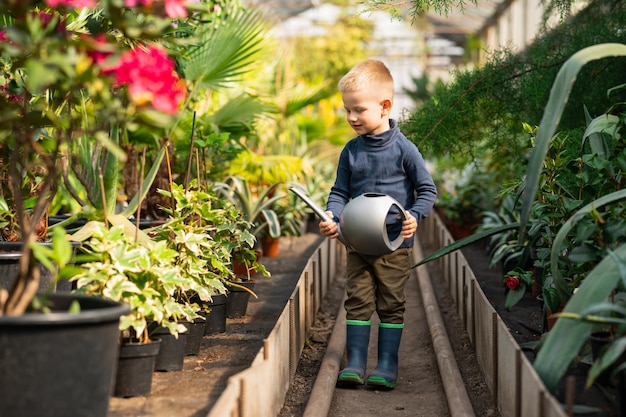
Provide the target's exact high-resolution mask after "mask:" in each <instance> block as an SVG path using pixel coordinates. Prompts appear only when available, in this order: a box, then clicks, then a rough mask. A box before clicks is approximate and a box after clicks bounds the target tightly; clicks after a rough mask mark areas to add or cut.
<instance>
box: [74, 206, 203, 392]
mask: <svg viewBox="0 0 626 417" xmlns="http://www.w3.org/2000/svg"><path fill="white" fill-rule="evenodd" d="M114 219H115V220H114V221H119V222H120V225H117V226H107V225H105V224H104V223H102V222H97V221H92V222H89V223H87V224H86V225H85V226H83V228H81V229H80V230H79V231H78V232H76V233H75V234H74V235H73V238H74V239H77V240H79V241H81V242H82V251H83V252H84V255H83V256H82V258H83V260H84V261H85V262H84V263H82V266H83V268H84V271H83V272H81V273H79V274H77V275H75V276H74V277H73V280H75V281H76V287H77V289H76V292H77V293H83V294H89V295H99V296H103V297H106V298H109V299H112V300H116V301H121V302H124V303H126V304H128V305H129V306H131V311H130V313H129V314H127V315H125V316H123V317H122V318H121V320H120V323H119V331H118V332H119V333H118V334H119V339H120V341H121V345H122V346H121V348H122V349H124V348H126V347H130V348H134V347H133V345H142V344H150V343H154V339H156V338H163V336H156V335H155V331H157V330H158V329H166V333H167V334H171V335H173V336H178V334H179V333H184V332H186V330H187V329H186V327H185V326H184V324H183V323H182V322H183V321H193V320H194V319H196V318H197V317H198V314H197V310H198V306H197V305H195V304H193V303H191V302H189V301H188V300H187V299H186V298H185V297H182V296H181V294H182V293H185V292H188V291H196V290H198V289H199V285H198V283H197V280H195V279H194V277H193V276H191V275H190V273H189V272H188V271H184V272H183V270H182V267H181V265H180V263H179V262H178V260H179V253H178V252H177V251H176V250H175V249H173V248H172V247H171V245H169V244H168V242H167V241H165V240H160V241H159V240H156V239H153V238H151V237H150V236H148V235H147V234H145V233H144V232H143V231H141V230H138V229H137V228H136V227H135V226H133V225H132V224H131V223H130V222H129V221H128V220H127V219H125V218H124V217H123V216H120V215H117V217H114ZM157 343H158V342H157ZM152 346H154V345H152ZM135 347H136V346H135ZM160 352H162V350H161V349H159V350H158V351H157V352H156V355H155V356H154V357H153V360H155V361H156V360H157V359H158V354H160ZM182 356H184V355H181V362H182ZM153 364H154V362H153ZM157 367H158V366H157ZM178 367H180V365H178V364H174V365H171V368H169V365H168V366H167V368H168V369H167V370H177V369H178ZM153 369H154V366H153V367H152V368H150V372H149V375H147V378H148V379H149V380H150V381H151V377H152V375H151V374H152V371H153ZM181 369H182V368H181ZM139 385H140V386H143V387H148V388H149V387H150V384H149V383H140V384H139ZM137 391H138V390H137V389H135V388H134V389H133V390H132V392H133V394H132V395H145V394H146V393H145V392H143V393H137ZM116 394H117V395H121V396H128V395H129V394H125V391H123V390H122V389H121V388H120V387H118V388H116Z"/></svg>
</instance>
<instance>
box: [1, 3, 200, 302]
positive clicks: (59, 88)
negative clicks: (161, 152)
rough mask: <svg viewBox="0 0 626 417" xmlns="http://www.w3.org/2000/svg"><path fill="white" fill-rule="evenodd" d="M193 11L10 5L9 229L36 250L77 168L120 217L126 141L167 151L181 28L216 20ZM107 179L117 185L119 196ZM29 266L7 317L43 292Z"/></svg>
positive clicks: (6, 97) (160, 6) (180, 101)
mask: <svg viewBox="0 0 626 417" xmlns="http://www.w3.org/2000/svg"><path fill="white" fill-rule="evenodd" d="M192 6H193V7H194V8H195V9H193V10H192V9H188V8H187V6H186V5H185V1H184V0H164V1H161V0H103V1H96V0H45V1H36V0H25V1H20V2H18V1H13V0H12V1H7V2H1V3H0V16H1V18H2V19H1V20H0V120H1V121H2V122H1V123H0V179H1V180H2V181H1V182H0V203H1V204H0V217H1V218H0V225H1V226H2V229H3V230H1V231H0V232H5V231H6V232H7V234H8V233H12V236H14V238H15V239H20V240H23V241H25V242H33V241H35V240H37V239H38V238H41V235H45V230H44V231H43V233H40V234H39V236H36V232H37V231H38V229H39V227H38V224H39V223H40V222H41V219H43V218H45V216H46V214H47V208H48V205H49V204H50V201H51V199H52V198H53V196H54V195H55V193H56V190H57V187H58V183H59V181H60V179H61V174H64V175H63V178H66V179H67V173H68V171H69V170H70V169H71V168H73V169H74V171H73V172H81V173H82V174H83V176H85V177H87V176H86V175H84V174H85V172H87V171H90V172H89V174H90V177H89V178H91V182H89V183H88V185H86V186H85V187H86V188H90V190H88V191H89V192H92V193H93V194H94V195H96V196H98V198H101V201H102V206H104V208H102V209H101V210H103V211H104V209H106V208H107V207H106V205H105V202H106V203H108V206H109V207H108V209H112V206H114V203H115V191H116V190H115V186H116V185H117V180H116V179H117V171H118V170H119V166H118V162H121V161H124V158H125V153H124V152H123V151H122V150H121V147H120V142H121V140H128V138H129V137H131V136H132V135H133V134H137V133H138V132H140V133H141V135H142V137H143V138H144V139H143V140H144V143H145V142H146V139H145V138H150V137H152V138H153V139H154V140H153V141H152V144H154V145H158V144H159V142H160V141H161V139H162V138H168V137H169V136H170V134H171V131H172V129H173V127H174V126H175V123H176V120H177V117H178V113H179V112H180V111H181V110H183V109H185V106H186V103H185V101H186V98H187V97H188V94H187V82H186V80H184V79H183V78H182V77H181V76H180V75H179V74H178V73H177V71H176V69H177V64H176V62H177V61H176V58H177V57H176V56H175V53H176V51H177V50H178V49H177V48H176V45H177V44H178V43H180V39H179V38H178V37H177V30H183V29H182V28H187V29H188V28H189V25H190V24H186V23H185V21H184V20H183V19H184V18H187V17H188V16H190V15H191V14H192V13H203V12H208V11H209V8H208V7H206V5H205V6H204V10H203V9H202V4H201V3H200V2H197V1H196V2H194V4H193V5H192ZM179 49H180V48H179ZM148 142H149V140H148ZM102 150H103V151H102ZM78 152H82V154H83V155H84V154H87V155H88V156H89V158H87V160H89V159H91V160H92V161H89V162H92V166H85V164H83V161H84V159H78V157H77V153H78ZM111 155H114V156H115V158H114V159H112V158H111ZM78 161H80V162H78ZM108 175H110V177H109V176H108ZM98 177H101V178H102V177H104V178H106V179H107V180H108V179H109V178H111V181H109V184H112V185H113V186H112V187H111V186H109V188H110V189H111V190H112V191H111V193H110V194H109V195H106V196H105V195H104V194H105V193H104V183H103V182H102V180H100V181H99V180H98ZM81 181H82V179H81ZM101 188H102V191H101ZM15 230H19V232H18V233H16V232H15ZM3 234H4V233H0V235H3ZM0 238H1V236H0ZM24 247H25V249H24V251H23V257H24V258H26V259H29V257H30V249H29V245H24ZM25 263H28V264H29V265H30V266H29V267H28V268H20V275H19V277H18V280H19V281H20V282H22V283H23V285H20V286H16V287H15V288H19V289H20V291H12V292H11V293H10V294H9V293H8V292H7V291H6V290H0V314H3V313H4V314H20V313H21V312H23V311H24V309H25V308H26V306H27V305H28V302H29V301H30V299H31V298H32V296H33V295H34V293H35V290H36V288H37V285H36V284H37V281H38V273H37V272H36V271H37V268H36V267H34V263H32V262H25Z"/></svg>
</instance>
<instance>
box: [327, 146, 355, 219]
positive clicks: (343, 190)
mask: <svg viewBox="0 0 626 417" xmlns="http://www.w3.org/2000/svg"><path fill="white" fill-rule="evenodd" d="M348 201H350V166H349V163H348V151H347V149H346V148H344V149H343V150H342V152H341V154H340V155H339V163H338V165H337V176H336V178H335V183H334V185H333V186H332V187H331V189H330V194H329V195H328V200H327V203H326V210H328V211H331V212H332V213H333V217H334V220H335V221H336V222H338V221H339V215H340V214H341V211H342V210H343V207H344V206H345V205H346V204H348Z"/></svg>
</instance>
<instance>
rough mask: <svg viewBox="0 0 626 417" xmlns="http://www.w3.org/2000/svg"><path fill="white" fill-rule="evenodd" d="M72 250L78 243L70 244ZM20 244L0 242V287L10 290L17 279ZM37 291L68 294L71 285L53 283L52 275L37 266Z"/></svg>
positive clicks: (48, 243)
mask: <svg viewBox="0 0 626 417" xmlns="http://www.w3.org/2000/svg"><path fill="white" fill-rule="evenodd" d="M38 245H44V246H51V245H52V243H50V242H39V243H38ZM72 245H73V246H74V249H75V250H76V249H77V248H78V247H79V246H80V243H79V242H72ZM22 246H23V244H22V242H0V287H2V288H5V289H7V290H10V289H11V288H12V286H13V283H14V282H15V279H16V278H17V274H18V271H19V262H20V259H21V258H22ZM39 272H40V278H39V289H38V290H37V292H38V293H40V294H41V293H46V292H49V291H51V290H52V291H63V292H70V291H71V290H72V283H71V282H69V281H67V280H61V281H59V282H55V281H54V273H53V272H52V271H50V270H48V269H47V268H45V267H44V266H43V265H41V264H40V265H39Z"/></svg>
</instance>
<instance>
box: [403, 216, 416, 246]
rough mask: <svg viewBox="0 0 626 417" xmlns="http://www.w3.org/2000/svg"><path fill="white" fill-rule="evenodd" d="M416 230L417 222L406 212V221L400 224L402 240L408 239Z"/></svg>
mask: <svg viewBox="0 0 626 417" xmlns="http://www.w3.org/2000/svg"><path fill="white" fill-rule="evenodd" d="M416 230H417V220H415V217H413V216H412V215H411V213H409V212H408V211H407V212H406V219H405V220H404V221H403V222H402V231H401V232H400V234H401V235H402V237H403V238H404V239H410V238H412V237H413V234H414V233H415V231H416Z"/></svg>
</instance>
